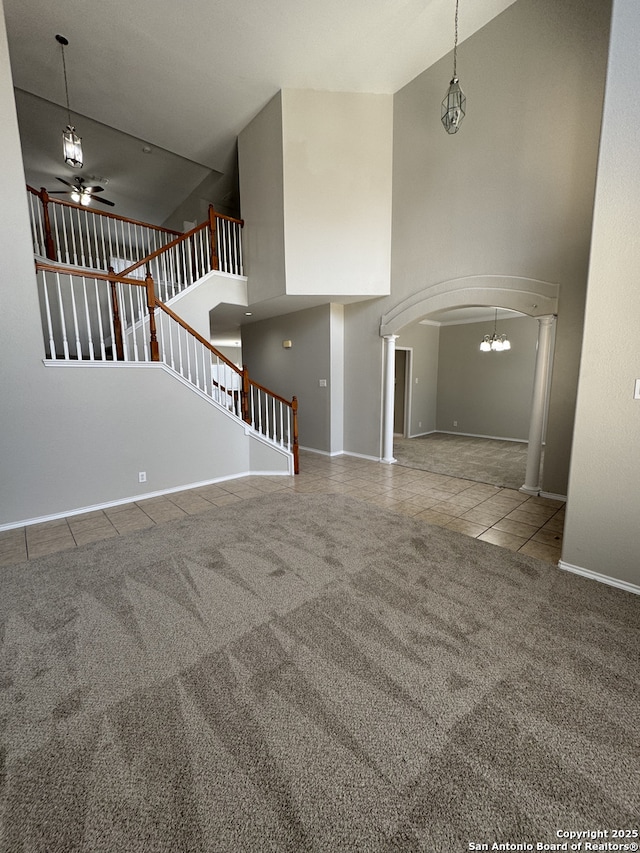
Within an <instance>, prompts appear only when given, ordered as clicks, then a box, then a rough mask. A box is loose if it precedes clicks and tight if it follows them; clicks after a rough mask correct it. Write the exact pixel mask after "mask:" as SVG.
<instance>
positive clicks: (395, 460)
mask: <svg viewBox="0 0 640 853" xmlns="http://www.w3.org/2000/svg"><path fill="white" fill-rule="evenodd" d="M380 461H381V462H384V463H385V465H393V463H394V462H397V461H398V460H397V459H394V458H393V456H390V457H388V458H387V457H386V456H384V457H383V458H382V459H381V460H380Z"/></svg>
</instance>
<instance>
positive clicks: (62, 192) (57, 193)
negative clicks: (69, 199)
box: [47, 190, 70, 195]
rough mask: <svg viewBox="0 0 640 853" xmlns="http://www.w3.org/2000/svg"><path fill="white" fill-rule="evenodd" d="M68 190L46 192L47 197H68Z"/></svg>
mask: <svg viewBox="0 0 640 853" xmlns="http://www.w3.org/2000/svg"><path fill="white" fill-rule="evenodd" d="M69 192H70V190H47V193H48V195H69Z"/></svg>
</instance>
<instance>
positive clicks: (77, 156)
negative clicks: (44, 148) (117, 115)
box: [56, 35, 82, 169]
mask: <svg viewBox="0 0 640 853" xmlns="http://www.w3.org/2000/svg"><path fill="white" fill-rule="evenodd" d="M56 41H57V42H58V44H59V45H60V49H61V51H62V72H63V74H64V93H65V96H66V99H67V119H68V122H69V123H68V124H67V126H66V128H65V129H64V130H63V131H62V151H63V155H64V162H65V163H66V164H67V166H72V167H73V168H74V169H81V168H82V139H81V138H80V137H79V136H78V134H77V133H76V129H75V127H73V125H72V124H71V110H70V109H69V87H68V85H67V65H66V63H65V59H64V49H65V45H68V44H69V40H68V39H67V38H65V37H64V36H61V35H57V36H56Z"/></svg>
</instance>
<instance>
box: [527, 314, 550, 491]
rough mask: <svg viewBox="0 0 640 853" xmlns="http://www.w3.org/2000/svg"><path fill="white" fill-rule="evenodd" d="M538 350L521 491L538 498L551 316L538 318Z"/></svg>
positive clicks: (548, 370)
mask: <svg viewBox="0 0 640 853" xmlns="http://www.w3.org/2000/svg"><path fill="white" fill-rule="evenodd" d="M537 319H538V348H537V350H536V366H535V372H534V376H533V395H532V399H531V418H530V421H529V446H528V448H527V472H526V475H525V482H524V485H523V486H522V487H521V488H520V491H521V492H524V493H525V494H527V495H539V494H540V489H541V483H540V460H541V458H542V439H543V438H544V423H545V414H546V408H547V400H548V398H549V383H550V380H551V371H550V369H549V368H550V366H551V346H552V344H553V336H554V333H555V323H556V318H555V316H554V315H550V316H548V317H538V318H537Z"/></svg>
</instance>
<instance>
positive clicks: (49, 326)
mask: <svg viewBox="0 0 640 853" xmlns="http://www.w3.org/2000/svg"><path fill="white" fill-rule="evenodd" d="M40 280H41V281H42V290H43V293H44V307H45V312H46V315H47V331H48V332H49V358H57V355H56V342H55V340H54V339H53V323H52V322H51V306H50V305H49V287H48V284H47V273H46V272H44V271H41V272H40Z"/></svg>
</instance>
